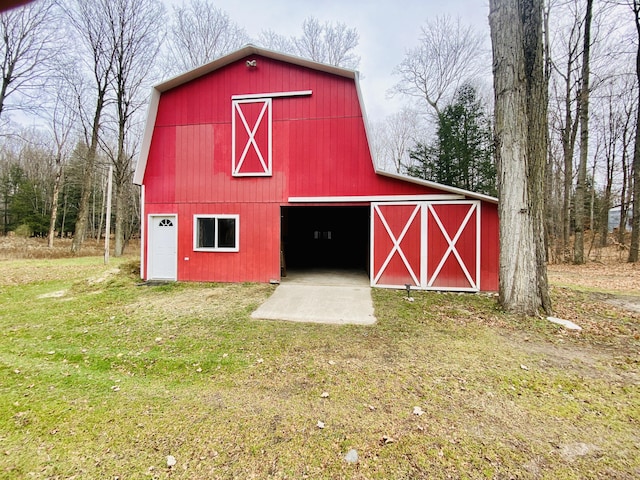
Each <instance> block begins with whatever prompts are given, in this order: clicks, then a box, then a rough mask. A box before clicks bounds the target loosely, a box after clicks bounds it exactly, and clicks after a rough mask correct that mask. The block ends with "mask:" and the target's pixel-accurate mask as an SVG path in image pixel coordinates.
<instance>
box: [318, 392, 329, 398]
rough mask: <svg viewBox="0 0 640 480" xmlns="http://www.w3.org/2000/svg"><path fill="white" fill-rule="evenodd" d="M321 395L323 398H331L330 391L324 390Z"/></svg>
mask: <svg viewBox="0 0 640 480" xmlns="http://www.w3.org/2000/svg"><path fill="white" fill-rule="evenodd" d="M320 396H321V397H322V398H329V392H322V393H321V394H320Z"/></svg>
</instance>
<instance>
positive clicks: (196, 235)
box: [193, 215, 240, 252]
mask: <svg viewBox="0 0 640 480" xmlns="http://www.w3.org/2000/svg"><path fill="white" fill-rule="evenodd" d="M239 233H240V218H239V216H238V215H194V218H193V249H194V250H195V251H201V252H237V251H238V250H239V246H240V237H239Z"/></svg>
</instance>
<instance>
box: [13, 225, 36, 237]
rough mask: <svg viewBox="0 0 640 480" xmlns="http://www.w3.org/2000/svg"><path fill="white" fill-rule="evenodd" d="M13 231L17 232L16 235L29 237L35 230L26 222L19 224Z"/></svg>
mask: <svg viewBox="0 0 640 480" xmlns="http://www.w3.org/2000/svg"><path fill="white" fill-rule="evenodd" d="M13 232H14V233H15V234H16V237H22V238H29V237H30V236H31V235H33V230H31V227H30V226H29V225H27V224H25V223H23V224H22V225H18V226H17V227H16V229H15V230H14V231H13Z"/></svg>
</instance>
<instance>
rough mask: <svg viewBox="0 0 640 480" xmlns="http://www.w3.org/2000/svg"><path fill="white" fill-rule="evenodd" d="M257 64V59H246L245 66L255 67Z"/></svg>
mask: <svg viewBox="0 0 640 480" xmlns="http://www.w3.org/2000/svg"><path fill="white" fill-rule="evenodd" d="M257 66H258V62H257V60H247V68H256V67H257Z"/></svg>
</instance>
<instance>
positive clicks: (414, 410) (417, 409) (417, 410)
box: [413, 407, 424, 416]
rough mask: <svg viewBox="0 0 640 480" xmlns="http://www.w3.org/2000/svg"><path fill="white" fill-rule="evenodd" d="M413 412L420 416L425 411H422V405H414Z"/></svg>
mask: <svg viewBox="0 0 640 480" xmlns="http://www.w3.org/2000/svg"><path fill="white" fill-rule="evenodd" d="M413 414H414V415H418V416H420V415H422V414H424V412H423V411H422V409H421V408H420V407H413Z"/></svg>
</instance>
